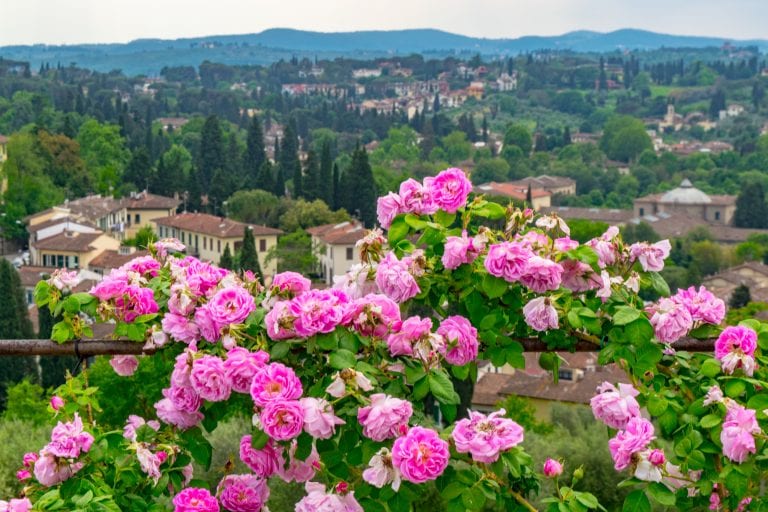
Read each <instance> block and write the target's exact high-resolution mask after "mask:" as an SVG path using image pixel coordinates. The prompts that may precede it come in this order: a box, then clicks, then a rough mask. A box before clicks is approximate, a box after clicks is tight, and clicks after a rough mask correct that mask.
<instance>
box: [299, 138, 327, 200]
mask: <svg viewBox="0 0 768 512" xmlns="http://www.w3.org/2000/svg"><path fill="white" fill-rule="evenodd" d="M322 187H323V183H322V181H321V180H320V162H318V161H317V153H315V152H314V151H312V150H310V151H309V153H308V154H307V168H306V171H305V172H304V182H303V188H304V197H305V198H307V200H309V201H314V200H315V199H322V196H323V194H322Z"/></svg>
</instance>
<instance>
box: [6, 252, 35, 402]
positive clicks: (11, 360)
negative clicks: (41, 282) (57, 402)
mask: <svg viewBox="0 0 768 512" xmlns="http://www.w3.org/2000/svg"><path fill="white" fill-rule="evenodd" d="M0 290H2V291H3V292H2V293H0V339H29V338H32V337H33V336H34V333H33V331H32V323H31V322H30V321H29V315H28V313H27V304H26V301H25V300H24V290H23V288H22V286H21V279H20V278H19V274H18V272H16V269H15V268H14V267H13V265H11V263H10V262H9V261H8V260H7V259H5V258H0ZM36 370H37V365H36V363H35V360H34V358H32V357H3V358H0V410H2V409H4V408H5V400H6V396H7V395H6V387H7V385H9V384H12V383H15V382H19V381H21V380H22V379H23V378H24V377H33V378H34V380H37V371H36Z"/></svg>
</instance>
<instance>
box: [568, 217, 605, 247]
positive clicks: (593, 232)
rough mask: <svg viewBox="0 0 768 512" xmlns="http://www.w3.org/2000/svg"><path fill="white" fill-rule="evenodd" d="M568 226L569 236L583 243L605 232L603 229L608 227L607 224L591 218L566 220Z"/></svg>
mask: <svg viewBox="0 0 768 512" xmlns="http://www.w3.org/2000/svg"><path fill="white" fill-rule="evenodd" d="M568 227H570V228H571V238H572V239H574V240H578V241H579V242H581V243H584V242H586V241H587V240H591V239H592V238H596V237H599V236H600V235H602V234H603V233H605V230H606V229H608V224H606V223H605V222H594V221H591V220H582V219H571V220H569V221H568Z"/></svg>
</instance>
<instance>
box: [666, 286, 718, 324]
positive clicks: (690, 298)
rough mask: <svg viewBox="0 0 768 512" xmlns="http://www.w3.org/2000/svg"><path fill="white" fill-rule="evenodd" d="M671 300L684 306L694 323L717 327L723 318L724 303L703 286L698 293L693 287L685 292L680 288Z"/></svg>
mask: <svg viewBox="0 0 768 512" xmlns="http://www.w3.org/2000/svg"><path fill="white" fill-rule="evenodd" d="M672 300H673V301H675V302H677V303H678V304H682V305H683V306H685V308H686V309H687V310H688V312H689V313H690V314H691V319H692V320H693V321H694V322H706V323H708V324H714V325H717V324H719V323H720V322H722V321H723V318H725V302H723V301H722V299H718V298H717V297H715V296H714V295H713V294H712V292H710V291H709V290H707V289H706V288H705V287H703V286H701V287H700V288H699V289H698V291H697V290H696V288H695V287H693V286H691V287H690V288H688V289H687V290H683V289H682V288H681V289H679V290H678V291H677V293H676V294H675V295H674V296H672Z"/></svg>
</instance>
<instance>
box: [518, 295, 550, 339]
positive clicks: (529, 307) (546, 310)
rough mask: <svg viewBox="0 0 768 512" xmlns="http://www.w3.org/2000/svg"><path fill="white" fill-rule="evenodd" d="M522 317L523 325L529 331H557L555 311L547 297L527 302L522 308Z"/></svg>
mask: <svg viewBox="0 0 768 512" xmlns="http://www.w3.org/2000/svg"><path fill="white" fill-rule="evenodd" d="M523 315H524V316H525V323H527V324H528V325H529V326H530V327H531V329H534V330H536V331H547V330H549V329H557V326H558V315H557V310H556V309H555V307H554V306H553V305H552V300H551V299H550V298H549V297H536V298H535V299H531V300H529V301H528V304H526V305H525V306H524V307H523Z"/></svg>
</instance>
